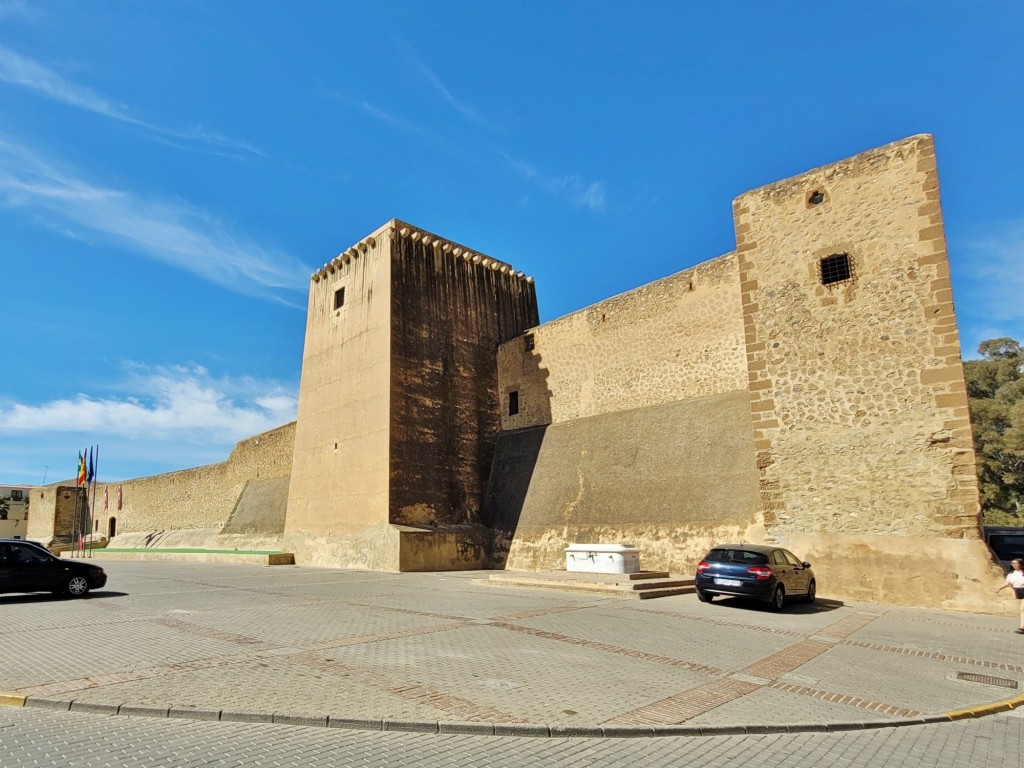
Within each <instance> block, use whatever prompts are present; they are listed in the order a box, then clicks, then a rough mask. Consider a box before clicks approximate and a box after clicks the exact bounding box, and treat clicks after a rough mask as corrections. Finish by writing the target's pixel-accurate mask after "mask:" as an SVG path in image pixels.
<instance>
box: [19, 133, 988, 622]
mask: <svg viewBox="0 0 1024 768" xmlns="http://www.w3.org/2000/svg"><path fill="white" fill-rule="evenodd" d="M733 215H734V221H735V229H736V249H735V250H734V251H732V252H730V253H727V254H724V255H721V256H718V257H717V258H713V259H711V260H709V261H706V262H704V263H702V264H699V265H697V266H694V267H691V268H689V269H686V270H683V271H681V272H678V273H676V274H674V275H671V276H669V277H666V278H664V279H662V280H658V281H655V282H653V283H650V284H648V285H644V286H642V287H640V288H637V289H635V290H632V291H629V292H626V293H623V294H621V295H619V296H615V297H612V298H609V299H607V300H605V301H602V302H600V303H598V304H595V305H593V306H591V307H587V308H585V309H583V310H580V311H578V312H575V313H573V314H570V315H568V316H566V317H563V318H558V319H555V320H552V321H550V322H547V323H544V324H542V325H538V314H537V308H536V296H535V291H534V285H533V281H532V279H531V278H529V277H526V276H524V275H523V274H522V273H520V272H516V271H515V270H514V269H513V268H512V267H511V266H510V265H508V264H506V263H505V262H501V261H497V260H495V259H492V258H490V257H488V256H485V255H483V254H479V253H477V252H475V251H472V250H471V249H468V248H465V247H464V246H461V245H458V244H456V243H453V242H451V241H449V240H446V239H443V238H439V237H437V236H436V235H433V234H431V233H428V232H425V231H423V230H420V229H417V228H415V227H412V226H410V225H408V224H405V223H403V222H400V221H397V220H392V221H391V222H389V223H388V224H386V225H385V226H384V227H381V228H380V229H378V230H376V231H375V232H373V233H372V234H371V235H369V236H368V237H366V238H364V239H363V240H362V241H360V242H359V243H357V244H356V245H354V246H352V247H351V248H349V249H347V250H345V251H344V252H342V253H341V254H339V255H338V257H336V258H335V259H333V260H332V261H330V262H329V263H328V264H326V265H325V266H324V267H323V268H322V269H319V270H317V272H316V273H315V274H314V275H313V277H312V279H311V282H310V300H309V309H308V316H307V328H306V338H305V346H304V352H303V367H302V381H301V385H300V393H299V412H298V420H297V422H296V423H295V424H293V425H285V426H284V427H281V428H280V430H276V431H274V432H271V433H267V434H266V435H262V436H257V437H254V438H250V440H249V441H245V442H244V444H243V443H240V444H239V447H238V448H236V450H235V452H234V453H233V454H232V456H231V457H230V458H229V460H228V461H227V462H225V463H224V464H218V465H211V466H209V467H199V468H196V469H193V470H187V471H185V472H180V473H171V474H168V475H160V476H157V477H153V478H142V479H139V480H132V481H129V482H127V483H125V484H124V491H125V506H124V509H123V510H121V511H120V513H119V514H118V519H117V524H118V530H120V531H125V532H134V533H136V534H142V533H145V532H153V531H166V530H169V529H184V530H194V531H197V532H202V535H203V536H206V537H207V538H209V537H210V536H213V537H214V538H216V537H217V536H224V535H228V534H230V532H231V531H233V530H241V531H244V530H247V528H246V527H245V526H244V525H241V524H240V523H241V521H242V518H245V517H247V516H248V517H249V518H252V519H260V520H263V521H270V520H275V519H276V520H280V519H281V516H280V515H276V516H275V514H274V510H275V509H276V508H279V507H280V506H281V504H286V514H285V515H284V516H283V520H284V522H283V530H282V531H280V532H279V533H278V538H277V541H278V542H279V543H280V545H281V546H282V547H283V548H285V549H288V550H290V551H294V552H295V553H296V559H297V562H299V563H300V564H301V563H308V564H316V565H328V566H342V567H348V568H366V569H373V570H384V571H401V570H425V569H427V570H445V569H461V568H478V567H481V566H482V565H484V564H485V562H487V563H490V565H491V566H494V567H506V568H511V569H527V570H535V569H551V568H558V567H561V566H562V564H563V563H564V559H563V558H564V555H563V550H564V547H565V546H566V545H568V544H571V543H584V542H596V543H631V544H636V545H637V546H639V547H640V551H641V565H642V567H644V568H647V569H657V570H670V571H673V572H675V573H681V574H688V573H690V572H692V569H693V567H694V565H695V563H696V562H697V560H698V559H699V558H700V557H701V555H702V554H703V551H704V550H705V549H706V548H707V547H708V546H710V545H711V544H714V543H721V542H723V541H725V540H741V541H752V542H777V543H781V544H783V545H785V546H787V547H789V548H790V549H792V550H793V551H794V552H796V553H797V554H798V555H799V556H800V557H802V558H804V559H807V560H810V561H811V562H812V563H813V564H814V566H815V571H816V574H817V576H818V579H819V582H820V583H821V584H823V585H824V584H827V585H828V591H829V592H830V593H831V594H833V595H835V596H836V597H847V598H851V599H858V600H867V601H872V600H874V601H881V602H888V603H903V604H909V605H930V606H935V607H942V608H957V609H963V608H966V609H970V610H976V611H995V610H998V608H997V606H996V604H995V598H994V596H993V595H992V594H991V589H989V587H990V586H991V584H992V583H993V582H994V580H998V579H999V576H1000V574H999V571H998V569H997V567H996V566H995V565H994V562H993V560H992V557H991V554H990V553H989V551H988V549H987V548H986V547H985V545H984V543H983V541H982V539H981V537H980V528H979V512H980V507H979V500H978V488H977V477H976V471H975V457H974V453H973V447H972V439H971V427H970V421H969V416H968V410H967V397H966V387H965V384H964V378H963V369H962V364H961V360H960V344H959V336H958V332H957V326H956V317H955V312H954V307H953V300H952V288H951V284H950V275H949V265H948V260H947V254H946V244H945V238H944V234H943V227H942V213H941V206H940V200H939V187H938V173H937V166H936V157H935V148H934V143H933V140H932V138H931V137H930V136H928V135H918V136H912V137H910V138H907V139H903V140H901V141H897V142H894V143H893V144H890V145H887V146H884V147H880V148H877V149H872V150H869V151H867V152H863V153H861V154H859V155H856V156H854V157H852V158H849V159H847V160H842V161H839V162H836V163H833V164H831V165H827V166H823V167H821V168H817V169H813V170H811V171H808V172H806V173H804V174H801V175H799V176H795V177H793V178H791V179H787V180H784V181H780V182H777V183H774V184H770V185H768V186H765V187H761V188H759V189H755V190H752V191H749V192H746V193H744V194H742V195H740V196H739V197H737V198H736V200H735V201H734V202H733ZM277 477H279V478H285V477H286V478H288V492H287V501H286V502H280V501H278V502H274V503H271V502H270V501H269V500H268V501H266V502H263V501H261V498H260V497H261V495H263V494H267V495H269V494H271V493H277V494H278V496H279V495H280V493H281V488H282V484H281V483H266V482H265V481H267V480H270V479H272V478H277ZM250 480H260V481H261V482H260V483H255V484H254V483H249V481H250ZM246 489H248V490H246ZM34 493H35V492H34ZM41 493H43V494H48V495H49V496H51V497H52V496H53V489H52V488H49V489H43V490H42V491H41ZM243 496H244V497H245V498H243ZM37 501H38V502H41V503H36V502H37ZM275 503H276V504H277V505H278V507H275V506H274V504H275ZM47 505H49V506H47ZM33 510H39V511H40V514H38V515H34V517H35V519H33V520H32V521H31V525H32V526H34V527H32V528H30V531H29V535H30V536H31V537H33V538H40V539H42V538H46V537H49V536H52V535H54V533H56V530H55V529H56V528H57V527H58V522H57V520H58V516H57V515H56V509H55V505H54V503H53V501H52V500H51V499H50V498H46V499H42V498H40V499H38V500H36V499H33ZM235 510H238V516H236V518H235V520H234V522H233V524H232V525H230V526H227V528H226V529H225V524H226V522H227V521H228V520H229V519H230V518H231V516H232V514H233V512H234V511H235ZM257 511H259V514H257ZM263 525H264V527H266V526H267V525H268V523H266V522H265V523H264V524H263ZM278 525H280V523H278ZM261 534H263V535H264V536H265V537H266V536H271V537H272V535H273V534H274V532H272V531H261ZM182 535H184V534H182ZM231 535H233V536H235V537H236V538H237V539H238V541H239V542H241V541H244V538H245V537H244V534H231ZM198 537H199V534H198V533H197V534H196V538H198ZM179 538H180V537H179Z"/></svg>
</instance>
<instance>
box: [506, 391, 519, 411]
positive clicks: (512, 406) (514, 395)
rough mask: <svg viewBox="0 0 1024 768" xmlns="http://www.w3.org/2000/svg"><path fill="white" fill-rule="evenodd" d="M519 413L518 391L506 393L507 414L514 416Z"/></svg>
mask: <svg viewBox="0 0 1024 768" xmlns="http://www.w3.org/2000/svg"><path fill="white" fill-rule="evenodd" d="M517 413H519V391H518V390H515V391H513V392H509V393H508V415H509V416H515V415H516V414H517Z"/></svg>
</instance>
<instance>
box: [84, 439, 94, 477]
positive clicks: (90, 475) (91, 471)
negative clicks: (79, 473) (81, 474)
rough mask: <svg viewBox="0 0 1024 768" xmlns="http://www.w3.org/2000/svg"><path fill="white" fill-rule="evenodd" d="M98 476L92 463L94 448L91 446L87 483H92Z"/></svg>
mask: <svg viewBox="0 0 1024 768" xmlns="http://www.w3.org/2000/svg"><path fill="white" fill-rule="evenodd" d="M95 476H96V472H95V471H94V469H93V463H92V446H91V445H90V446H89V474H88V475H87V476H86V478H85V481H86V482H87V483H91V482H92V479H93V478H94V477H95Z"/></svg>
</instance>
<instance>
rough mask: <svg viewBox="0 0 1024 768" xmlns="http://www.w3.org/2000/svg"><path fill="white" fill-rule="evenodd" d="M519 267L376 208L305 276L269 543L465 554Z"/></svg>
mask: <svg viewBox="0 0 1024 768" xmlns="http://www.w3.org/2000/svg"><path fill="white" fill-rule="evenodd" d="M537 318H538V316H537V300H536V294H535V291H534V286H533V281H532V280H531V279H529V278H527V277H526V276H525V275H523V274H522V273H521V272H516V271H515V270H513V269H512V268H511V267H510V266H509V265H508V264H506V263H504V262H500V261H497V260H495V259H491V258H489V257H487V256H484V255H482V254H479V253H476V252H474V251H472V250H470V249H468V248H466V247H465V246H461V245H459V244H457V243H453V242H451V241H449V240H445V239H443V238H440V237H438V236H436V235H434V234H432V233H429V232H425V231H423V230H420V229H417V228H415V227H412V226H411V225H409V224H406V223H404V222H401V221H398V220H392V221H390V222H388V223H387V224H385V225H384V226H383V227H381V228H379V229H378V230H376V231H375V232H373V233H372V234H370V235H369V236H368V237H366V238H364V239H363V240H361V241H360V242H359V243H357V244H356V245H355V246H353V247H351V248H349V249H347V250H346V251H344V252H343V253H341V254H339V255H338V257H337V258H335V259H333V260H332V261H331V262H329V263H328V264H326V265H325V266H324V267H323V268H322V269H320V270H318V271H317V272H316V273H315V274H314V275H313V277H312V280H311V282H310V295H309V310H308V313H307V324H306V340H305V350H304V353H303V365H302V380H301V383H300V387H299V414H298V426H297V429H296V438H295V459H294V463H293V469H292V475H291V485H290V488H289V499H288V517H287V523H286V530H285V538H284V541H285V546H287V547H288V548H289V549H290V550H292V551H294V552H295V554H296V558H297V559H299V560H300V561H301V562H310V563H316V564H322V565H336V564H338V563H345V564H346V565H348V566H349V567H362V568H373V569H382V570H445V569H450V568H479V567H483V566H484V565H485V564H486V561H487V552H488V547H489V536H490V534H489V531H488V530H487V529H486V528H484V527H483V525H482V524H481V518H480V509H481V503H482V499H483V496H484V491H485V486H486V483H487V477H488V474H489V473H490V469H491V461H492V455H493V450H494V440H495V436H496V434H497V431H498V428H499V424H500V419H499V416H498V411H497V408H496V406H495V403H496V402H497V399H498V396H497V362H496V357H495V351H496V349H497V347H498V344H500V343H501V342H503V341H505V340H507V339H509V338H511V337H512V336H515V335H516V334H518V333H520V332H521V331H522V330H524V329H525V328H528V327H530V326H533V325H536V324H537Z"/></svg>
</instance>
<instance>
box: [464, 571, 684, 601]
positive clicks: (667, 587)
mask: <svg viewBox="0 0 1024 768" xmlns="http://www.w3.org/2000/svg"><path fill="white" fill-rule="evenodd" d="M651 573H654V574H655V575H650V574H651ZM636 576H640V577H641V578H633V577H636ZM478 583H484V584H489V585H491V586H508V587H531V588H536V589H561V590H566V591H571V592H590V593H601V594H606V595H614V596H616V597H629V598H633V599H638V600H646V599H650V598H653V597H669V596H670V595H684V594H690V593H692V592H694V591H695V590H694V586H693V579H687V578H682V577H672V576H670V575H669V574H668V573H663V572H647V573H645V574H622V573H615V574H611V573H577V572H572V573H569V572H563V571H547V572H539V573H533V572H526V571H519V572H509V571H503V572H502V573H494V574H491V576H490V577H489V578H488V579H482V580H478Z"/></svg>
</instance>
